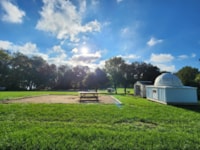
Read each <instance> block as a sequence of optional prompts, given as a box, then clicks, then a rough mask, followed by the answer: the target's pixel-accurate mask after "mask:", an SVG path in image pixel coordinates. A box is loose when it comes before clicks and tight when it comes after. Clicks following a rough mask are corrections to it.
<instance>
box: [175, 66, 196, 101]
mask: <svg viewBox="0 0 200 150" xmlns="http://www.w3.org/2000/svg"><path fill="white" fill-rule="evenodd" d="M176 75H177V76H178V77H179V78H180V79H181V81H182V83H183V84H184V85H185V86H193V87H197V93H198V97H199V98H200V72H199V70H198V69H197V68H193V67H190V66H185V67H183V68H182V69H180V70H179V71H178V72H177V73H176Z"/></svg>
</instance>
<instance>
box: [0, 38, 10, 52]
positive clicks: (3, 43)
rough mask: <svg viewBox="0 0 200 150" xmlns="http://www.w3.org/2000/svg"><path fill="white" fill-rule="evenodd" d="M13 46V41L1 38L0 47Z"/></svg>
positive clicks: (7, 47) (6, 48) (5, 48)
mask: <svg viewBox="0 0 200 150" xmlns="http://www.w3.org/2000/svg"><path fill="white" fill-rule="evenodd" d="M11 47H12V43H11V42H9V41H1V40H0V49H4V50H8V49H10V48H11Z"/></svg>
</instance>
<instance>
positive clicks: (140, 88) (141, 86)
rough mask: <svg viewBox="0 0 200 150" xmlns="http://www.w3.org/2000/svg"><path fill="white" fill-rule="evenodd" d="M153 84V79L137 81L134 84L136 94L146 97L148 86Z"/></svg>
mask: <svg viewBox="0 0 200 150" xmlns="http://www.w3.org/2000/svg"><path fill="white" fill-rule="evenodd" d="M147 85H152V82H151V81H137V82H136V83H135V84H134V95H135V96H140V97H146V86H147Z"/></svg>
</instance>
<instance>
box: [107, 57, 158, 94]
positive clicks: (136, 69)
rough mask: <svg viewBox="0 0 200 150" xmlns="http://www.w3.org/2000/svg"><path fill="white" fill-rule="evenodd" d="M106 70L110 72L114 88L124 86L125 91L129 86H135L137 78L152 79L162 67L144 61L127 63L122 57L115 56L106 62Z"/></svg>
mask: <svg viewBox="0 0 200 150" xmlns="http://www.w3.org/2000/svg"><path fill="white" fill-rule="evenodd" d="M105 70H106V72H107V73H108V75H109V77H110V80H111V82H112V83H113V86H114V89H115V91H116V93H117V87H118V86H123V87H124V93H126V88H127V87H133V84H134V83H135V82H136V81H137V80H143V81H152V83H153V82H154V80H155V78H156V77H157V76H158V75H159V74H160V69H159V68H158V67H156V66H153V65H151V64H147V63H144V62H133V63H131V64H128V63H125V61H124V60H123V59H122V58H121V57H114V58H111V59H109V60H107V61H106V62H105Z"/></svg>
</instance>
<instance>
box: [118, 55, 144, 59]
mask: <svg viewBox="0 0 200 150" xmlns="http://www.w3.org/2000/svg"><path fill="white" fill-rule="evenodd" d="M117 57H122V58H123V59H139V58H140V56H137V55H134V54H130V55H118V56H117Z"/></svg>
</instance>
